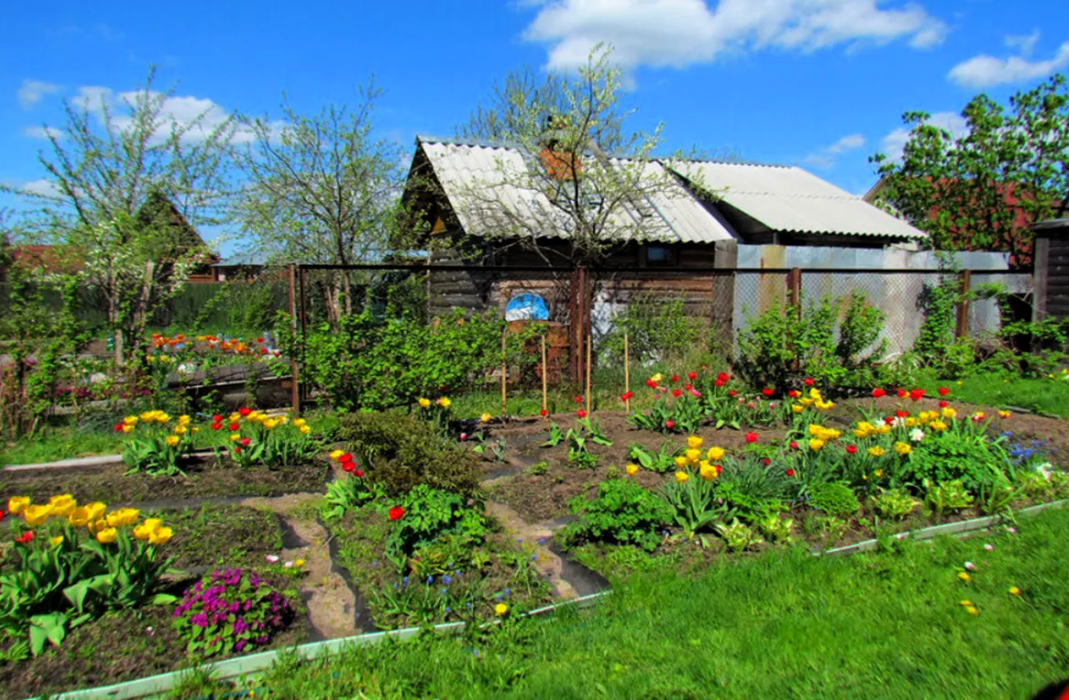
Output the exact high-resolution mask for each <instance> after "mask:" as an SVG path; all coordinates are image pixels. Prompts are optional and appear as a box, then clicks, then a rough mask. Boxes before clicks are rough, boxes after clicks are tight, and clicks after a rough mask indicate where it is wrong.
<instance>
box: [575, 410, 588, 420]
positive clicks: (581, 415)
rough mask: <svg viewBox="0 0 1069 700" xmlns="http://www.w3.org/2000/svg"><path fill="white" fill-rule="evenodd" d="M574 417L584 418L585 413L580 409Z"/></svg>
mask: <svg viewBox="0 0 1069 700" xmlns="http://www.w3.org/2000/svg"><path fill="white" fill-rule="evenodd" d="M575 415H577V416H579V417H580V418H586V411H584V410H583V409H581V408H580V409H579V410H578V411H576V412H575Z"/></svg>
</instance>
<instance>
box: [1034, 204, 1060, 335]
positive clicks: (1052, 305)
mask: <svg viewBox="0 0 1069 700" xmlns="http://www.w3.org/2000/svg"><path fill="white" fill-rule="evenodd" d="M1034 230H1035V233H1036V242H1035V315H1036V320H1039V319H1042V318H1044V317H1047V316H1054V317H1055V318H1066V317H1069V220H1060V221H1052V222H1043V223H1042V224H1037V226H1036V227H1035V229H1034Z"/></svg>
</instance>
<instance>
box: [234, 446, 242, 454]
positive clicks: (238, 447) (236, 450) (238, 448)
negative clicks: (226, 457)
mask: <svg viewBox="0 0 1069 700" xmlns="http://www.w3.org/2000/svg"><path fill="white" fill-rule="evenodd" d="M234 453H235V454H241V446H240V445H239V446H237V447H235V448H234Z"/></svg>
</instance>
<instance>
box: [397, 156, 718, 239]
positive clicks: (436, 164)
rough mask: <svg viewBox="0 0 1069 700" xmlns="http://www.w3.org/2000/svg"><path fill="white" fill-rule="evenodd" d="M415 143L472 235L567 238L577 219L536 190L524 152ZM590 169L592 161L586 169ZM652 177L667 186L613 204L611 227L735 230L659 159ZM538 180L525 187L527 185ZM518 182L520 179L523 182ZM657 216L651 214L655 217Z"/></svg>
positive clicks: (686, 233) (698, 233)
mask: <svg viewBox="0 0 1069 700" xmlns="http://www.w3.org/2000/svg"><path fill="white" fill-rule="evenodd" d="M417 143H418V144H419V145H420V146H421V147H422V148H423V152H424V153H425V154H426V155H427V158H428V159H429V160H430V163H431V166H432V167H433V168H434V172H435V175H436V176H437V177H438V181H439V183H440V184H441V186H442V188H443V189H444V190H445V194H446V196H447V197H448V198H449V200H450V203H451V205H452V207H453V210H454V211H455V212H456V214H457V217H458V218H459V219H460V223H461V225H462V226H463V227H464V230H465V231H466V232H467V233H468V234H469V235H473V236H487V237H489V236H501V235H503V234H505V233H507V232H509V231H516V230H517V228H518V226H522V227H523V231H524V232H525V233H528V234H533V235H537V236H539V237H547V238H568V237H569V236H570V227H571V220H570V218H569V217H568V216H567V215H566V214H564V213H563V212H561V211H560V210H559V209H558V208H557V207H555V206H553V204H552V203H551V202H550V201H549V199H548V198H547V197H546V196H545V195H544V194H543V193H542V192H540V191H538V190H536V189H535V187H534V186H533V183H534V182H536V181H537V180H534V179H532V178H531V177H530V175H529V174H528V172H529V171H528V165H527V163H526V162H525V161H524V158H523V156H522V154H521V152H520V151H519V150H517V149H513V148H506V147H502V146H497V145H493V144H485V143H481V144H475V143H457V142H453V141H448V140H444V139H432V138H431V137H419V138H418V139H417ZM610 162H611V163H612V164H613V165H614V166H619V167H632V166H633V165H634V163H633V162H631V161H622V160H619V159H612V160H611V161H610ZM588 167H591V166H588ZM641 167H642V168H643V173H644V175H645V174H648V178H649V180H650V181H651V182H654V181H656V179H657V178H661V179H662V180H663V181H664V183H666V186H664V187H657V188H654V189H655V190H656V191H655V192H651V194H650V195H649V196H647V197H645V198H644V201H641V202H639V203H638V205H637V206H634V205H632V204H627V205H625V206H623V207H620V208H617V209H614V214H615V218H614V220H613V221H612V224H613V226H614V228H615V229H616V231H617V232H618V233H619V234H621V235H624V232H626V231H634V230H637V229H638V228H639V226H638V222H639V221H640V220H643V214H642V213H641V212H645V215H646V218H645V219H644V220H643V221H642V226H641V230H642V235H641V237H642V239H643V240H651V241H658V242H688V243H712V242H714V241H719V240H731V239H733V238H734V235H733V233H732V231H731V229H730V227H728V226H727V224H726V223H725V222H724V221H722V220H721V219H719V218H717V217H716V216H714V215H713V214H710V213H709V211H707V210H706V209H705V207H703V206H702V205H701V203H700V202H698V201H697V200H696V199H695V198H694V197H693V196H692V195H691V194H690V193H689V192H688V191H687V190H686V188H684V187H683V186H682V185H681V184H680V183H679V182H678V181H677V180H676V179H675V178H674V177H669V173H668V172H667V171H666V170H665V169H664V167H663V166H662V165H661V164H660V163H658V162H648V163H645V164H643V165H642V166H641ZM525 182H526V183H532V186H525V185H524V184H523V183H525ZM517 183H519V184H517ZM650 217H652V219H651V218H650Z"/></svg>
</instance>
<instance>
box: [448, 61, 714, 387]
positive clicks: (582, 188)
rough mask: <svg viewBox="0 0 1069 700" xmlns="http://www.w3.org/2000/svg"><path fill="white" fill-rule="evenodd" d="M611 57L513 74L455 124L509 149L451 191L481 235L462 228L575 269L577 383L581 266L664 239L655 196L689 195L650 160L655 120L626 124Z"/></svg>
mask: <svg viewBox="0 0 1069 700" xmlns="http://www.w3.org/2000/svg"><path fill="white" fill-rule="evenodd" d="M611 58H612V50H611V48H609V47H606V46H603V45H598V46H596V47H594V49H593V50H592V51H591V52H590V54H589V56H588V58H587V62H586V63H585V64H584V65H582V66H579V68H578V70H577V72H576V73H575V74H555V73H550V74H548V75H546V76H544V78H542V79H539V78H536V77H535V76H534V75H533V74H532V73H531V72H530V71H521V72H518V73H513V74H511V75H509V76H508V77H507V78H506V79H505V80H504V82H503V83H500V84H499V85H498V86H496V87H495V89H494V92H493V95H492V98H491V100H490V103H489V105H487V106H481V107H479V108H478V109H477V111H476V112H475V113H474V114H473V115H472V116H471V117H470V119H469V121H468V123H467V124H466V125H464V126H462V127H461V128H460V129H459V130H458V132H459V134H460V135H461V136H463V137H467V138H481V139H488V140H492V141H495V142H498V143H499V144H500V145H502V146H505V147H509V148H510V149H511V151H509V152H508V153H507V154H506V155H504V156H502V157H500V158H498V159H497V162H496V165H495V169H494V172H492V173H490V174H488V175H487V176H486V177H485V178H482V179H478V178H476V179H474V180H471V181H469V182H467V183H465V184H464V185H461V186H460V187H461V188H462V191H461V192H459V193H458V194H457V195H455V196H454V198H453V199H454V202H459V203H460V206H462V207H463V208H464V209H465V210H466V212H465V215H466V218H467V220H468V221H476V222H479V224H480V231H479V232H478V233H475V232H472V231H469V232H468V233H469V234H473V235H475V236H477V237H479V238H480V239H492V240H493V241H494V242H495V243H496V244H497V248H498V249H499V250H500V249H502V248H504V247H506V246H509V245H520V246H524V247H525V248H527V249H529V250H533V251H535V252H537V253H539V254H540V255H541V256H542V257H543V258H544V259H546V260H547V262H557V263H560V262H566V263H568V264H569V265H571V266H574V267H575V268H576V272H575V273H573V275H572V277H571V280H570V283H569V287H570V290H571V299H572V301H571V304H570V308H572V309H573V310H574V311H575V312H576V313H577V314H578V316H577V318H573V319H571V321H572V322H571V323H570V333H571V343H570V345H571V356H572V375H573V379H576V380H578V379H579V378H580V377H581V376H582V374H583V372H584V366H583V365H584V362H583V357H582V352H581V351H580V349H581V348H582V347H583V341H584V340H585V333H586V329H588V328H589V327H590V325H589V324H590V312H591V306H592V294H593V289H592V287H591V285H590V283H589V276H588V274H587V270H588V268H590V267H592V266H596V265H597V264H599V263H601V262H603V261H604V260H605V259H606V258H607V257H608V256H609V255H610V254H611V253H612V252H613V250H615V249H617V248H619V247H622V246H624V245H627V244H633V243H641V242H644V241H647V240H664V239H666V238H667V237H668V236H669V234H670V233H671V228H670V226H669V224H668V223H667V222H666V221H665V220H664V219H663V218H662V217H661V215H660V213H659V212H658V210H657V207H656V206H654V203H653V202H654V200H655V199H656V198H672V197H689V194H688V193H687V191H686V190H685V189H684V188H683V186H682V185H681V183H680V182H679V181H678V180H677V179H676V176H675V175H673V174H672V173H671V172H669V170H668V169H667V168H664V167H662V166H661V165H660V164H658V163H656V162H654V157H655V155H654V152H655V150H656V149H657V147H658V146H659V145H660V142H661V131H662V126H661V125H660V124H658V126H657V127H656V128H655V129H654V130H653V132H651V133H647V132H644V131H641V130H637V131H633V130H630V129H629V125H628V119H629V117H631V116H632V115H633V114H634V111H633V110H628V109H625V108H624V107H623V105H622V104H621V90H622V72H621V70H620V68H619V67H618V66H617V65H615V64H614V63H613V62H612V60H611ZM517 154H518V156H519V157H518V158H517V157H516V155H517ZM673 157H681V156H673ZM691 186H694V187H697V188H699V189H700V187H701V183H698V182H696V183H692V184H691ZM516 202H521V203H522V204H521V205H520V206H516V204H515V203H516ZM551 238H564V239H566V240H567V242H568V246H567V248H566V249H565V250H564V251H563V255H564V256H566V260H565V261H561V260H556V261H553V260H551V257H552V256H553V255H554V254H558V255H559V254H562V251H561V250H560V248H555V247H552V246H547V245H546V241H547V239H551ZM476 243H477V244H478V243H481V241H477V242H476ZM477 248H478V245H476V249H477Z"/></svg>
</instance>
